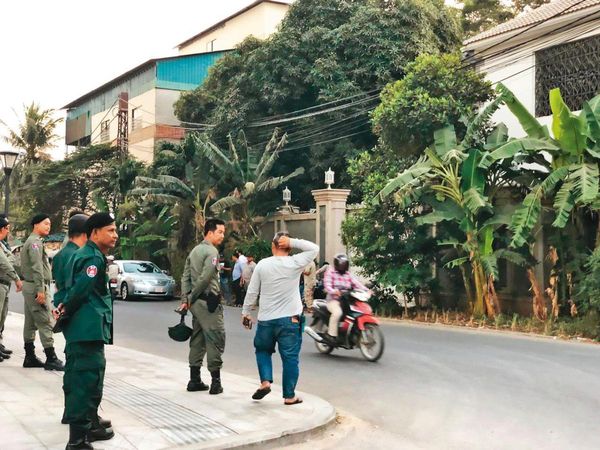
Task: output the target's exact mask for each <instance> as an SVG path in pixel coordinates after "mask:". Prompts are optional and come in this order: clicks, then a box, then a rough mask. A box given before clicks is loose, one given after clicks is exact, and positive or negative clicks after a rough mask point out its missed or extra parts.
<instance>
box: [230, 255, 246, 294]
mask: <svg viewBox="0 0 600 450" xmlns="http://www.w3.org/2000/svg"><path fill="white" fill-rule="evenodd" d="M231 258H232V259H233V263H234V264H233V271H232V272H231V282H232V285H233V293H234V295H235V306H242V303H244V295H243V289H244V286H243V284H242V272H243V270H244V266H245V265H246V263H247V262H248V259H247V258H246V257H245V256H244V255H243V254H242V252H241V251H240V250H235V251H234V252H233V256H232V257H231Z"/></svg>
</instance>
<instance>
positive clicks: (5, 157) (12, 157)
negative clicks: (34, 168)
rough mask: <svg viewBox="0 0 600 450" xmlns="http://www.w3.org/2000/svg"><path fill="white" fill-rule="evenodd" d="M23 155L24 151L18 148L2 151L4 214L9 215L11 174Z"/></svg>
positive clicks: (0, 160)
mask: <svg viewBox="0 0 600 450" xmlns="http://www.w3.org/2000/svg"><path fill="white" fill-rule="evenodd" d="M22 155H23V152H21V151H18V150H12V149H10V150H2V151H0V165H1V166H2V170H4V214H6V215H7V216H8V203H9V196H10V174H11V173H12V171H13V169H14V168H15V166H16V165H17V162H18V161H19V158H21V156H22Z"/></svg>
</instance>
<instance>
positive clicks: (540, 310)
mask: <svg viewBox="0 0 600 450" xmlns="http://www.w3.org/2000/svg"><path fill="white" fill-rule="evenodd" d="M527 279H528V280H529V284H531V292H532V294H533V298H532V306H533V315H534V317H536V318H537V319H539V320H546V319H547V318H548V308H546V302H545V301H544V294H542V289H541V287H540V283H539V282H538V280H537V277H536V276H535V272H534V271H533V267H528V268H527Z"/></svg>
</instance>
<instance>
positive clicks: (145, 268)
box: [123, 262, 162, 273]
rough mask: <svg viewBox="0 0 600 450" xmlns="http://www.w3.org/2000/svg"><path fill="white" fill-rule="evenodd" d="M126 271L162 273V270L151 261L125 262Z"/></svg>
mask: <svg viewBox="0 0 600 450" xmlns="http://www.w3.org/2000/svg"><path fill="white" fill-rule="evenodd" d="M123 271H124V272H125V273H162V272H161V270H160V269H159V268H158V267H157V266H156V265H155V264H153V263H151V262H130V263H123Z"/></svg>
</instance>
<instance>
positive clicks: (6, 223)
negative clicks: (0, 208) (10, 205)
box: [0, 214, 9, 228]
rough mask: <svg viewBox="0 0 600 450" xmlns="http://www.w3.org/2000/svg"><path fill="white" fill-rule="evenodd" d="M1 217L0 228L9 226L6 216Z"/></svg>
mask: <svg viewBox="0 0 600 450" xmlns="http://www.w3.org/2000/svg"><path fill="white" fill-rule="evenodd" d="M2 216H4V217H2ZM2 216H0V228H4V227H6V226H7V225H8V224H9V222H8V219H7V218H6V216H5V215H4V214H2Z"/></svg>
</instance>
